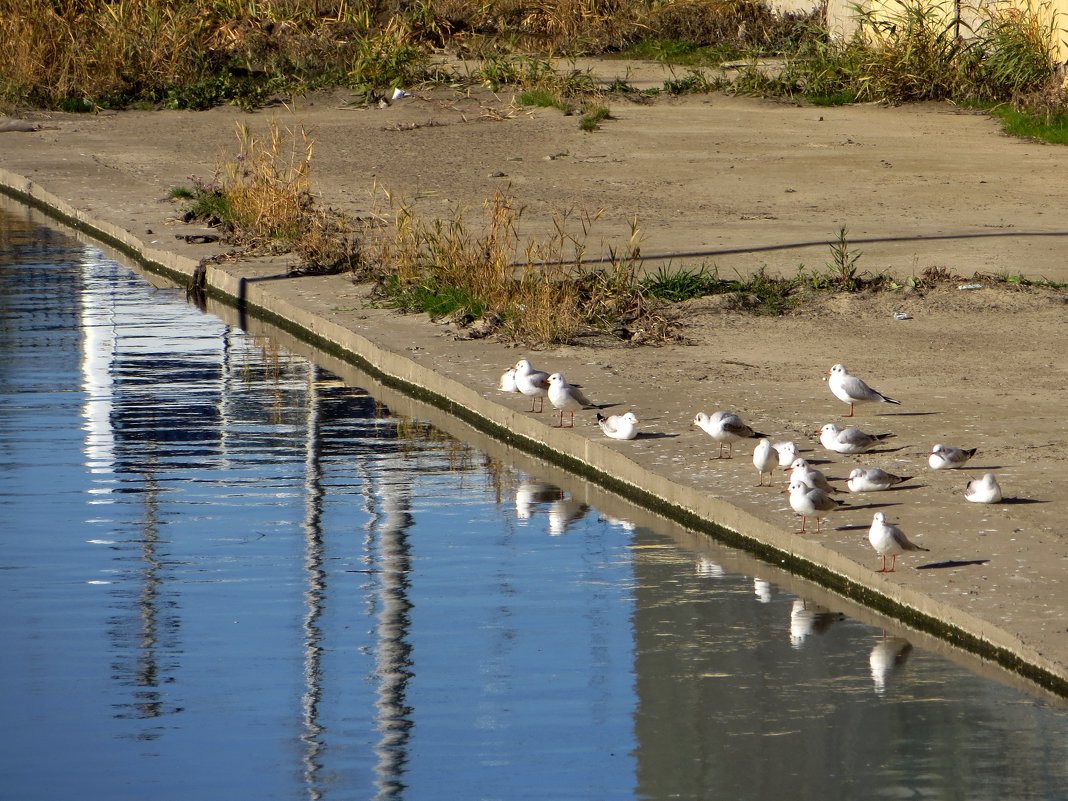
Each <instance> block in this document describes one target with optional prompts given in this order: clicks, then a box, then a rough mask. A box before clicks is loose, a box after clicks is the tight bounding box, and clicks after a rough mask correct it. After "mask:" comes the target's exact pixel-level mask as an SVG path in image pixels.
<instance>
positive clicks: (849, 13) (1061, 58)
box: [773, 0, 1068, 64]
mask: <svg viewBox="0 0 1068 801" xmlns="http://www.w3.org/2000/svg"><path fill="white" fill-rule="evenodd" d="M989 1H990V0H961V2H960V6H961V14H960V16H961V22H962V23H963V24H962V25H961V35H963V36H965V37H966V36H967V35H968V24H970V23H974V22H975V20H976V19H977V18H978V17H981V16H982V15H981V14H977V12H976V11H975V6H976V3H977V2H979V3H984V2H989ZM932 2H933V3H934V4H935V5H941V6H942V7H944V8H945V9H946V17H947V22H948V21H949V19H950V18H951V16H952V15H953V14H954V10H955V6H954V0H932ZM996 2H1000V3H1002V4H1006V5H1017V6H1020V7H1026V4H1027V3H1028V0H996ZM773 5H774V6H775V7H776V8H778V9H780V10H782V11H807V10H809V9H811V8H812V2H811V0H807V1H806V0H779V2H774V1H773ZM858 5H860V6H861V7H862V8H865V9H878V8H880V7H882V8H888V9H891V13H893V12H892V9H893V8H894V7H895V6H898V7H899V6H900V4H899V3H898V2H896V0H860V2H859V3H858V2H857V1H856V0H828V3H827V25H828V27H829V28H830V30H831V32H832V33H834V34H837V35H839V36H842V37H848V36H852V35H853V33H854V32H855V31H856V30H857V13H856V7H857V6H858ZM1034 5H1035V6H1036V7H1037V8H1039V9H1041V11H1042V13H1044V14H1048V15H1049V16H1050V18H1052V19H1053V20H1055V22H1056V27H1057V30H1056V33H1055V39H1056V58H1057V61H1058V62H1059V63H1061V64H1068V0H1037V1H1036V2H1034ZM969 9H971V10H970V11H969Z"/></svg>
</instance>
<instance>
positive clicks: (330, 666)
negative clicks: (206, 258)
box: [0, 218, 1068, 800]
mask: <svg viewBox="0 0 1068 801" xmlns="http://www.w3.org/2000/svg"><path fill="white" fill-rule="evenodd" d="M11 219H12V220H13V222H12V225H11V227H10V229H9V230H10V231H12V232H13V233H10V234H8V236H7V239H6V240H4V241H5V242H6V243H7V250H6V256H0V258H4V261H3V263H2V264H0V282H2V286H0V294H2V299H0V304H3V310H4V313H5V314H4V316H5V319H7V320H8V321H9V324H7V325H5V326H4V327H3V329H2V330H0V341H2V350H0V360H2V361H0V379H2V387H0V389H2V392H3V406H2V411H0V450H2V453H3V456H4V459H3V461H4V467H3V469H2V471H0V505H2V509H3V521H4V522H3V524H2V526H0V590H2V593H3V596H2V597H3V599H4V606H3V611H4V614H3V615H2V616H0V637H2V638H3V641H4V643H5V647H4V648H3V649H0V670H2V671H3V675H4V676H5V682H3V683H2V686H3V690H2V691H0V704H3V708H4V709H5V720H6V721H8V725H6V726H5V736H4V740H3V746H4V747H3V749H0V753H2V754H3V756H0V771H2V774H3V775H4V777H5V781H4V787H3V789H0V798H8V797H10V798H19V799H27V800H30V799H38V798H39V799H55V798H64V797H74V796H75V795H76V794H77V795H88V796H89V797H101V798H108V799H120V798H147V797H151V798H154V799H167V798H175V799H178V798H182V799H186V798H192V797H201V798H214V797H224V796H225V797H233V798H263V799H269V798H297V797H304V796H308V797H322V798H330V797H336V798H354V799H365V798H371V797H376V796H377V797H390V796H393V797H397V798H412V799H415V798H453V797H455V798H509V799H511V798H530V799H546V798H636V797H643V798H669V797H670V798H711V797H722V798H739V799H741V798H776V799H778V798H817V797H818V798H852V797H860V796H861V795H864V796H867V795H874V796H901V795H904V796H908V795H916V796H922V797H937V798H1012V797H1024V796H1025V795H1026V796H1027V797H1036V798H1042V797H1046V798H1056V797H1064V796H1065V795H1066V794H1068V782H1066V775H1068V774H1066V766H1065V763H1066V760H1065V755H1066V749H1065V743H1066V742H1068V738H1066V737H1065V734H1066V732H1068V715H1066V713H1065V712H1064V711H1063V710H1062V709H1060V708H1049V707H1047V706H1046V705H1045V704H1043V703H1041V702H1039V701H1037V700H1035V699H1033V698H1029V697H1027V696H1024V695H1021V694H1019V693H1017V692H1015V691H1013V690H1010V689H1007V688H1005V687H1003V686H1000V685H998V684H996V683H994V682H991V681H988V680H986V679H982V678H978V677H976V676H973V675H971V674H969V673H967V672H966V671H964V670H962V669H960V668H959V667H957V666H956V665H954V664H952V663H949V662H947V661H945V660H943V659H941V658H939V657H937V656H935V655H933V654H931V653H929V652H925V651H923V650H922V649H920V648H914V647H913V645H912V644H911V643H909V642H908V641H907V640H904V639H902V638H900V637H897V636H892V635H884V634H883V633H882V632H880V631H878V630H875V629H872V628H870V627H867V626H865V625H862V624H860V623H858V622H856V621H853V620H850V619H847V618H845V617H844V616H843V615H842V614H841V613H840V612H838V611H836V610H834V609H830V608H827V607H825V606H821V605H819V604H817V603H815V602H813V601H808V600H805V599H799V598H797V597H796V596H794V595H791V594H790V593H787V592H784V591H781V590H780V589H779V588H777V587H776V586H775V584H774V583H773V582H771V581H768V580H765V578H762V577H760V576H743V575H738V574H736V573H733V572H731V571H730V570H729V569H727V568H725V567H724V566H723V564H721V563H720V562H719V561H717V559H716V558H715V557H714V556H709V555H707V554H695V553H692V552H690V551H688V550H687V549H686V548H684V547H681V546H680V545H679V544H678V543H677V542H676V541H674V540H672V539H671V538H670V537H669V536H668V535H666V534H660V533H657V532H655V531H651V530H649V529H647V528H644V527H641V526H635V525H634V524H633V523H632V522H630V521H628V520H626V519H623V518H620V517H616V516H613V515H611V514H608V513H605V512H601V511H599V510H597V509H593V508H591V507H590V506H589V505H588V504H587V503H585V502H583V501H582V500H580V499H579V498H577V497H576V496H575V495H573V494H572V492H571V491H570V490H569V489H567V488H566V487H560V486H556V485H554V484H552V483H549V482H547V481H545V480H541V479H539V478H537V477H535V476H531V475H526V474H523V473H520V472H517V471H515V470H512V469H510V468H508V467H507V466H504V465H499V464H497V463H494V462H491V461H489V460H488V458H487V457H485V456H484V455H482V454H480V453H478V452H476V451H473V450H471V449H470V448H467V447H465V446H463V445H462V444H460V443H457V442H455V441H454V440H451V439H449V438H448V437H445V436H444V435H441V434H439V433H438V432H436V431H435V430H434V429H432V428H429V427H428V426H426V425H425V424H421V423H419V422H418V421H412V420H408V419H404V418H397V417H394V416H393V415H391V414H390V412H389V411H388V410H387V409H384V408H383V407H382V406H381V405H380V404H377V403H376V402H375V401H374V400H373V399H372V398H370V397H369V396H367V395H366V393H364V392H362V391H360V390H355V389H352V388H349V387H345V386H343V385H342V384H341V383H340V382H339V381H337V380H336V379H334V378H333V377H332V376H330V375H329V374H327V373H325V372H323V371H321V370H319V369H318V368H316V367H314V366H312V365H310V364H308V363H306V362H304V361H303V360H301V359H298V358H296V357H293V356H290V355H288V354H286V353H285V352H281V351H279V350H278V349H277V348H275V347H274V346H272V345H271V343H270V342H265V341H258V340H253V339H251V338H249V337H247V336H245V335H244V334H242V333H241V332H239V331H237V330H234V329H232V328H229V327H227V326H225V325H223V324H221V323H220V322H218V321H217V320H214V319H213V318H210V317H207V316H204V315H201V314H200V313H199V312H196V311H195V310H194V309H192V308H191V307H189V306H187V305H186V304H185V303H184V302H183V301H182V297H181V294H180V293H177V292H174V291H169V290H154V289H151V288H149V287H148V286H147V285H146V284H144V283H143V282H142V281H141V280H140V279H136V278H134V277H133V276H132V275H131V274H130V273H129V272H128V271H127V270H125V269H124V268H121V267H119V266H117V265H115V264H114V263H112V262H110V261H108V260H106V259H103V258H101V257H100V256H99V255H98V254H97V253H96V252H95V251H94V250H92V249H91V248H90V249H81V248H78V247H76V246H73V245H72V244H71V243H70V242H69V241H67V240H62V239H61V238H58V237H57V236H56V235H54V234H51V233H49V232H47V231H46V230H44V229H36V230H34V231H32V232H31V231H30V230H28V229H25V228H23V227H21V221H18V220H14V219H13V218H11ZM5 222H6V220H5ZM20 236H21V238H22V240H24V242H25V243H36V244H34V245H33V246H32V247H30V248H29V249H27V247H26V246H25V245H22V248H23V250H22V253H23V255H21V256H20V257H19V258H20V259H21V261H22V264H21V265H19V266H16V265H14V264H13V263H12V255H11V252H12V247H11V246H12V244H18V240H19V239H20ZM64 248H68V250H67V251H66V252H64V251H63V249H64ZM34 262H38V263H37V264H33V263H34ZM31 265H32V266H31ZM59 766H62V769H57V768H58V767H59Z"/></svg>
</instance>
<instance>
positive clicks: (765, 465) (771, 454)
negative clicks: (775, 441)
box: [753, 437, 779, 487]
mask: <svg viewBox="0 0 1068 801" xmlns="http://www.w3.org/2000/svg"><path fill="white" fill-rule="evenodd" d="M778 463H779V452H778V451H776V450H775V448H774V447H772V444H771V440H770V439H768V438H767V437H763V438H761V440H760V442H758V443H757V444H756V447H755V448H753V467H755V468H756V469H757V470H758V471H759V472H760V483H758V484H757V486H758V487H763V486H764V474H765V473H767V474H768V486H769V487H770V486H771V485H772V484H774V483H775V478H774V473H773V471H774V470H775V465H777V464H778Z"/></svg>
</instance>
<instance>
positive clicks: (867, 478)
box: [846, 467, 912, 492]
mask: <svg viewBox="0 0 1068 801" xmlns="http://www.w3.org/2000/svg"><path fill="white" fill-rule="evenodd" d="M911 480H912V476H895V475H894V474H893V473H887V472H886V471H885V470H880V469H879V468H878V467H856V468H854V469H853V470H851V471H850V473H849V480H848V481H846V486H848V487H849V491H850V492H879V491H880V490H888V489H890V488H891V487H894V486H897V485H898V484H904V483H905V482H906V481H911Z"/></svg>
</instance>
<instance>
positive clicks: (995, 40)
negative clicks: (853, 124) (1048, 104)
mask: <svg viewBox="0 0 1068 801" xmlns="http://www.w3.org/2000/svg"><path fill="white" fill-rule="evenodd" d="M859 23H860V27H859V29H858V32H857V34H856V35H855V36H854V37H853V38H852V39H850V40H848V41H844V42H832V41H825V42H820V41H815V40H809V41H806V42H805V43H804V45H803V46H802V47H801V48H799V49H798V51H797V52H796V53H795V54H793V57H792V58H791V59H790V60H789V61H788V63H787V65H786V68H785V70H784V72H783V74H782V75H781V76H777V77H774V78H767V79H764V80H763V85H764V86H765V87H768V88H771V90H772V91H773V92H777V91H785V92H787V93H798V94H802V95H804V96H806V97H809V98H810V99H815V100H819V99H830V100H832V101H834V100H835V99H837V100H836V102H853V101H856V100H861V101H887V102H909V101H917V100H945V99H952V100H957V101H979V102H990V101H1011V100H1013V99H1014V98H1016V97H1018V96H1021V95H1023V94H1026V93H1031V92H1035V91H1037V90H1040V89H1041V88H1042V87H1044V86H1046V85H1047V84H1048V83H1049V82H1050V81H1051V80H1052V79H1053V78H1054V75H1055V72H1056V66H1055V62H1054V53H1055V50H1056V48H1055V42H1056V25H1055V16H1054V15H1053V13H1052V11H1051V9H1050V7H1049V5H1048V4H1046V3H1042V4H1034V3H1030V2H1028V3H1026V4H1025V5H1021V6H1016V7H1012V8H1009V7H1006V6H1004V5H1001V4H980V5H978V6H975V7H966V6H960V7H958V6H957V5H955V4H953V3H951V2H948V0H947V2H927V1H926V0H894V2H893V3H890V4H888V5H886V6H881V7H880V8H879V9H878V10H875V9H869V10H868V11H865V12H863V13H861V14H860V16H859ZM750 77H752V76H750ZM755 83H756V84H758V85H759V84H761V81H760V80H756V81H755Z"/></svg>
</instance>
